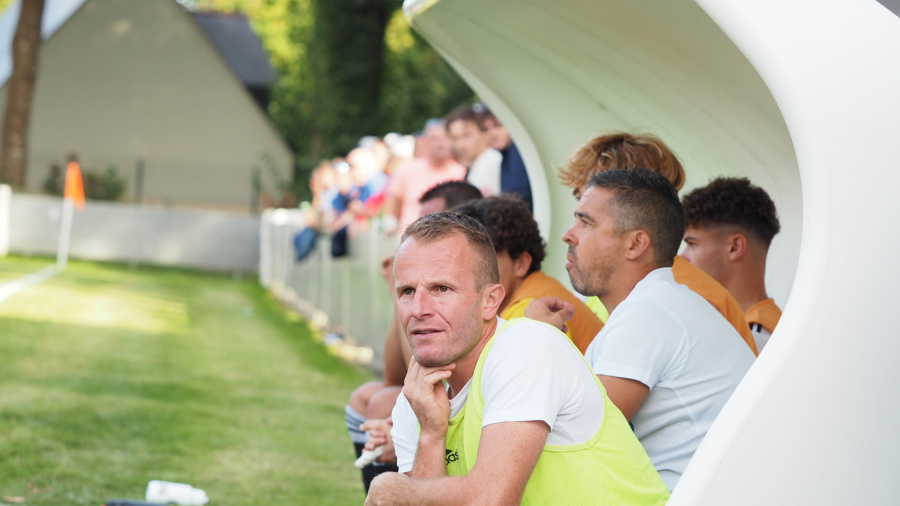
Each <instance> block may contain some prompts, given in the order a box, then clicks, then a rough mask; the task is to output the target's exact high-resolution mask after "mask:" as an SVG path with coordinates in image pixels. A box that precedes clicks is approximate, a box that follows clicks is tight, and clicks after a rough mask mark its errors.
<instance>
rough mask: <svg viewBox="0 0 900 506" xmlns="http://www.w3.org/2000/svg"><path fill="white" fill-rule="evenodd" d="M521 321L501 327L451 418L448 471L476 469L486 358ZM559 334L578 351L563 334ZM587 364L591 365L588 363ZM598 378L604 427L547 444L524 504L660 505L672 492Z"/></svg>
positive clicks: (461, 472)
mask: <svg viewBox="0 0 900 506" xmlns="http://www.w3.org/2000/svg"><path fill="white" fill-rule="evenodd" d="M522 320H526V319H525V318H516V319H514V320H510V321H509V322H507V323H506V324H505V325H503V326H502V327H501V328H500V329H499V330H497V332H496V333H495V334H494V336H493V337H492V338H491V340H490V341H489V342H488V344H487V345H486V346H485V347H484V350H483V351H482V352H481V356H479V357H478V363H477V364H476V366H475V373H474V375H473V376H472V386H471V387H470V390H469V397H468V399H467V400H466V404H465V405H464V406H463V408H462V410H460V412H459V413H457V415H456V416H455V417H453V418H452V419H451V420H450V423H449V428H448V430H447V444H446V451H447V462H446V463H447V474H449V475H453V476H465V475H467V474H469V472H470V471H471V470H472V468H474V467H475V460H476V457H477V455H478V443H479V440H480V438H481V425H482V421H483V419H484V397H483V394H482V392H481V376H482V370H483V369H484V362H485V359H486V357H487V356H488V353H490V351H491V348H492V347H493V344H494V338H496V337H497V336H498V335H500V333H501V332H503V331H504V330H506V329H507V328H509V327H511V326H513V325H515V324H517V323H519V322H521V321H522ZM529 321H530V320H529ZM554 330H556V329H554ZM557 332H558V333H559V334H560V337H561V338H563V339H566V341H567V342H568V343H569V344H570V346H572V347H573V348H574V349H575V350H576V351H577V348H575V345H574V344H572V343H571V341H569V340H568V339H567V338H566V337H565V335H564V334H562V333H561V332H559V331H558V330H557ZM579 355H581V354H580V353H579ZM585 367H588V368H589V367H590V366H588V365H587V362H585ZM594 379H595V380H596V383H597V388H599V389H600V391H601V392H602V393H603V401H604V409H603V422H602V423H601V424H600V428H599V429H597V432H596V434H594V436H593V437H592V438H591V439H590V440H589V441H588V442H586V443H583V444H577V445H567V446H559V445H545V446H544V450H543V451H542V452H541V456H540V458H539V459H538V462H537V466H536V467H535V469H534V472H533V473H532V474H531V478H530V479H529V480H528V484H527V485H526V486H525V495H524V497H523V498H522V504H548V505H559V504H566V505H570V504H600V505H610V506H620V505H625V504H639V505H657V504H665V503H666V501H667V500H668V498H669V490H668V489H667V488H666V485H665V483H663V481H662V478H660V477H659V474H658V473H657V472H656V469H654V468H653V464H652V463H651V462H650V458H649V457H647V453H646V452H645V451H644V448H643V447H642V446H641V444H640V442H638V440H637V438H636V437H635V436H634V433H633V432H632V431H631V428H630V427H629V426H628V422H627V421H626V420H625V417H624V416H622V413H621V412H620V411H619V409H618V408H616V406H615V405H614V404H613V403H612V402H611V401H610V400H609V398H608V397H607V395H606V390H604V388H603V385H602V384H601V383H600V380H599V379H597V377H596V376H594Z"/></svg>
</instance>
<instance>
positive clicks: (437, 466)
mask: <svg viewBox="0 0 900 506" xmlns="http://www.w3.org/2000/svg"><path fill="white" fill-rule="evenodd" d="M394 277H395V287H396V288H395V296H396V298H397V311H398V313H399V314H400V320H401V323H402V326H403V329H404V331H405V332H406V336H407V338H408V339H409V344H410V346H411V348H412V351H413V357H414V360H413V361H412V362H411V364H410V370H409V373H408V374H407V376H406V381H405V384H404V387H403V394H404V395H403V396H401V397H400V398H398V400H397V406H396V407H395V408H394V416H393V418H394V429H393V437H394V441H395V443H396V449H397V462H398V466H399V468H400V471H401V472H402V473H405V474H397V473H384V474H382V475H380V476H378V477H377V478H376V479H375V480H374V481H373V482H372V486H371V488H370V490H369V495H368V498H367V500H366V504H371V505H380V504H390V505H403V504H409V505H419V504H597V503H601V504H664V503H665V502H666V500H667V499H668V491H667V490H666V487H665V485H664V484H663V482H662V480H661V479H660V477H659V475H658V474H657V473H656V471H655V470H654V469H653V467H652V465H651V464H650V461H649V459H648V458H647V455H646V453H645V452H644V450H643V449H642V448H641V446H640V444H639V443H638V441H637V440H636V439H635V437H634V434H633V433H632V432H631V429H630V428H629V427H628V424H627V423H626V421H625V419H624V418H623V417H622V414H621V413H620V412H619V411H618V410H617V409H616V407H615V406H614V405H613V404H612V403H611V402H609V399H608V398H607V397H606V395H605V393H604V391H603V387H602V385H601V384H600V383H599V382H598V381H597V378H596V377H595V376H594V375H593V374H592V373H591V371H590V369H589V368H588V367H587V365H586V364H585V362H584V358H583V357H582V355H581V354H580V353H579V352H578V350H577V349H576V348H575V346H573V345H572V343H571V342H570V341H569V340H568V339H567V338H566V337H565V335H563V334H562V333H561V332H559V331H557V330H555V329H553V328H552V327H550V326H548V325H544V324H541V323H539V322H534V321H531V320H528V319H526V318H520V319H517V320H513V321H510V322H505V321H503V320H501V319H499V318H498V317H497V316H496V314H497V309H498V308H499V306H500V303H501V302H502V300H503V298H504V296H505V294H504V291H503V286H502V285H501V284H499V283H498V281H499V273H498V267H497V255H496V253H495V252H494V248H493V246H492V245H491V239H490V238H489V237H488V234H487V232H486V231H485V230H484V227H482V226H481V225H480V224H479V223H478V222H477V221H475V220H473V219H471V218H469V217H468V216H464V215H460V214H456V213H435V214H431V215H428V216H425V217H423V218H420V219H419V220H417V221H416V222H414V223H413V224H412V225H411V226H410V227H409V228H408V229H407V230H406V233H405V234H404V235H403V238H402V239H401V243H400V246H399V248H398V249H397V253H396V256H395V261H394ZM443 382H446V389H445V385H444V383H443Z"/></svg>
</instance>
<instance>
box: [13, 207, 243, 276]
mask: <svg viewBox="0 0 900 506" xmlns="http://www.w3.org/2000/svg"><path fill="white" fill-rule="evenodd" d="M61 214H62V199H61V198H59V197H49V196H43V195H29V194H21V193H15V194H13V196H12V205H11V209H10V221H11V227H10V237H9V251H10V252H13V253H19V254H26V255H31V254H35V255H51V256H52V255H55V254H56V250H57V243H58V240H59V229H60V218H61ZM69 256H70V257H71V258H79V259H85V260H97V261H115V262H129V263H139V264H156V265H167V266H173V267H192V268H198V269H209V270H222V271H234V272H245V271H247V272H252V271H256V269H257V268H258V266H259V218H257V217H253V216H249V215H237V214H231V213H224V212H216V211H192V210H179V209H165V208H158V207H150V206H135V205H131V204H123V203H112V202H97V201H92V200H89V201H87V205H86V206H85V209H84V210H83V211H76V212H75V217H74V219H73V222H72V238H71V247H70V250H69Z"/></svg>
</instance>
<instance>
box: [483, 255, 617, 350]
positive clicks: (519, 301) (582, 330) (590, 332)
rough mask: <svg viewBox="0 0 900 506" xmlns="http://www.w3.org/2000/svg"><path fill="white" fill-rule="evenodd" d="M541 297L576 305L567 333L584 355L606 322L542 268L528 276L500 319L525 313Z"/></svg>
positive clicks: (567, 323)
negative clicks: (555, 298)
mask: <svg viewBox="0 0 900 506" xmlns="http://www.w3.org/2000/svg"><path fill="white" fill-rule="evenodd" d="M540 297H558V298H560V299H562V300H564V301H566V302H569V303H571V304H572V305H574V306H575V314H574V315H573V316H572V318H571V319H569V321H568V322H566V326H568V327H569V331H568V332H566V335H567V336H569V339H571V340H572V342H573V343H575V346H576V347H577V348H578V350H579V351H581V353H582V354H584V352H585V350H587V347H588V345H589V344H591V341H593V340H594V337H595V336H596V335H597V334H598V333H599V332H600V329H602V328H603V323H602V322H601V321H600V319H599V318H597V316H596V315H595V314H594V313H593V312H591V310H590V309H588V307H587V306H586V305H584V303H583V302H581V300H579V299H578V297H576V296H575V295H574V294H573V293H572V292H570V291H569V290H567V289H566V287H565V286H563V285H562V283H560V282H559V281H557V280H556V279H554V278H551V277H550V276H548V275H546V274H544V273H543V272H541V271H537V272H532V273H531V274H529V275H528V276H526V277H525V279H524V280H523V281H522V284H521V285H519V288H518V289H516V291H515V292H513V294H512V297H510V301H509V304H508V305H507V306H506V308H505V309H504V310H503V311H501V313H500V318H503V319H504V320H510V319H512V318H519V317H522V316H525V308H527V307H528V304H529V303H530V302H531V301H532V300H534V299H537V298H540Z"/></svg>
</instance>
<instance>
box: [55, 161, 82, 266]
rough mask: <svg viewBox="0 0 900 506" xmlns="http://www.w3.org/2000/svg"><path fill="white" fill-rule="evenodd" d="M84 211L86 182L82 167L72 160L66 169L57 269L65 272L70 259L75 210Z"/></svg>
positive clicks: (57, 250)
mask: <svg viewBox="0 0 900 506" xmlns="http://www.w3.org/2000/svg"><path fill="white" fill-rule="evenodd" d="M76 208H77V209H78V210H79V211H81V210H82V209H84V181H83V180H82V178H81V167H79V166H78V162H76V161H75V160H72V161H71V162H69V165H68V166H67V167H66V188H65V192H63V205H62V219H61V220H60V225H59V246H58V247H57V249H56V267H57V269H59V270H60V271H61V270H64V269H65V268H66V262H67V261H68V259H69V243H70V241H71V238H72V218H73V217H74V214H75V209H76Z"/></svg>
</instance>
